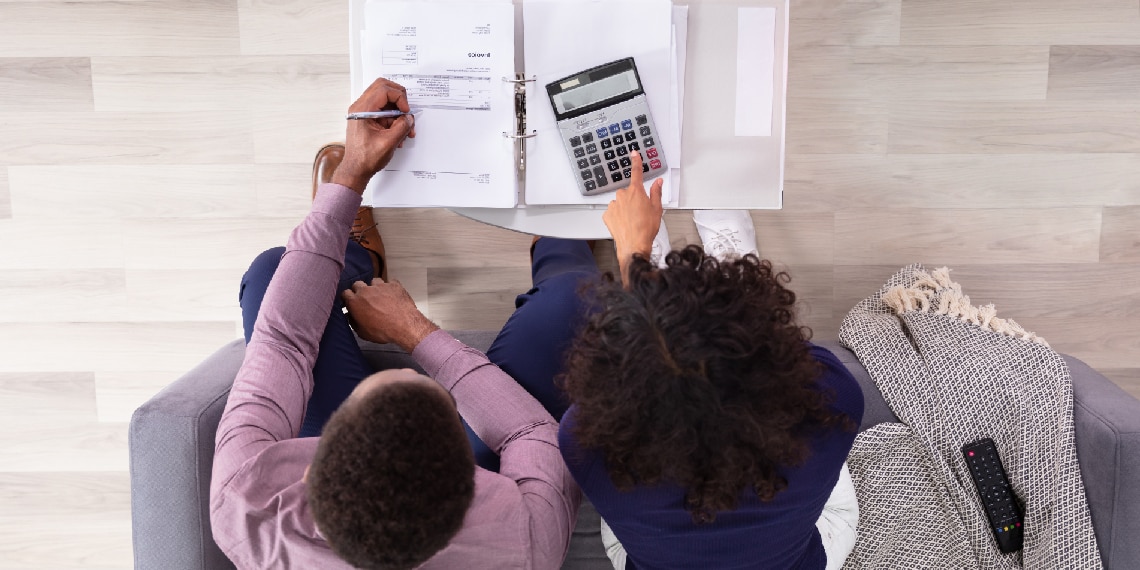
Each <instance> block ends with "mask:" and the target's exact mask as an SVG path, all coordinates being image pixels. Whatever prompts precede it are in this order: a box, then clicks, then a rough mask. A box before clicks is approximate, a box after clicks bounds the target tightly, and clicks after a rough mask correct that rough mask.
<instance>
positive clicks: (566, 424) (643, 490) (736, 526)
mask: <svg viewBox="0 0 1140 570" xmlns="http://www.w3.org/2000/svg"><path fill="white" fill-rule="evenodd" d="M811 352H812V355H813V356H814V357H815V358H816V359H817V360H819V362H820V363H821V364H823V368H824V373H823V376H822V377H821V378H820V380H819V382H820V386H821V387H822V388H823V389H824V390H832V391H833V392H834V400H833V403H832V408H833V409H834V410H836V411H839V412H842V413H845V414H847V415H848V416H849V417H850V418H851V421H852V422H854V423H855V424H856V425H858V424H859V422H861V421H862V419H863V392H862V390H860V388H859V383H858V382H856V381H855V379H854V378H853V377H852V376H851V374H850V373H849V372H847V369H846V368H844V367H843V365H842V364H841V363H840V362H839V360H838V359H837V358H836V357H835V355H833V354H831V352H829V351H828V350H827V349H825V348H822V347H819V346H815V345H812V348H811ZM575 411H576V410H575V408H574V406H571V407H570V409H569V411H567V412H566V415H565V416H563V418H562V424H561V428H560V430H559V432H558V443H559V445H560V446H561V450H562V457H563V459H565V460H566V465H567V466H569V468H570V473H571V474H572V475H573V476H574V479H575V480H577V481H578V485H579V486H581V487H582V492H583V493H585V494H586V496H587V497H588V498H589V499H590V502H592V503H593V504H594V506H595V507H597V509H598V513H600V514H601V515H602V518H604V519H605V520H606V523H608V524H609V525H610V528H611V529H612V530H613V531H614V534H615V535H616V536H617V538H618V540H620V541H621V543H622V545H623V546H625V550H626V553H627V554H628V556H629V559H628V560H629V563H628V565H627V568H629V569H635V568H636V569H665V568H669V569H683V568H693V569H702V570H704V569H708V568H716V569H723V570H728V569H736V568H741V569H743V568H748V569H758V568H773V569H781V570H783V569H789V568H797V569H822V568H824V567H825V565H826V556H825V555H824V552H823V544H822V543H821V542H820V538H819V532H818V531H817V530H816V528H815V521H816V520H817V519H818V518H819V515H820V513H821V512H823V505H824V503H826V502H827V498H828V497H829V496H830V495H831V490H832V488H834V487H835V483H836V481H838V479H839V471H840V468H841V467H842V466H843V462H844V461H845V460H846V459H847V453H848V452H849V451H850V450H851V445H852V443H854V441H855V435H856V434H855V432H853V431H851V432H848V431H843V430H842V429H840V428H833V429H831V430H829V431H826V432H823V433H821V434H820V435H819V436H817V437H815V438H814V439H813V440H812V443H811V455H810V456H809V457H808V459H807V461H806V462H805V463H804V464H803V465H802V466H800V467H796V468H790V469H783V470H781V473H782V474H783V476H784V477H785V478H786V479H787V481H788V487H787V488H786V489H784V490H783V491H781V492H780V493H778V494H777V495H776V497H775V498H774V499H773V500H772V501H770V502H767V503H763V502H761V501H760V499H759V498H757V496H756V493H754V492H751V491H750V490H749V491H745V492H742V493H741V499H740V505H739V506H738V507H737V508H736V510H734V511H727V512H720V513H717V516H716V521H715V522H713V523H712V524H706V525H696V524H693V522H692V518H691V516H690V514H689V512H688V511H686V510H685V506H684V498H685V490H684V488H682V487H681V486H680V485H675V484H669V483H662V484H658V485H654V486H642V487H635V488H634V489H632V490H630V491H627V492H622V491H618V490H617V488H616V487H615V486H614V484H613V482H612V481H611V480H610V477H609V474H608V473H607V472H606V468H605V458H604V457H603V455H602V453H601V452H600V451H597V450H586V449H582V448H579V447H578V445H577V441H575V439H574V436H573V433H572V432H573V429H574V425H575Z"/></svg>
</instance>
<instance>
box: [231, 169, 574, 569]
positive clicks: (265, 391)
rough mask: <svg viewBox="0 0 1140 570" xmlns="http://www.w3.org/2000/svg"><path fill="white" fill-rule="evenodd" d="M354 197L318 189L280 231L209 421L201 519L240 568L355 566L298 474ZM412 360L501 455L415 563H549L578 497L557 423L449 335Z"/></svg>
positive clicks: (555, 559) (313, 442)
mask: <svg viewBox="0 0 1140 570" xmlns="http://www.w3.org/2000/svg"><path fill="white" fill-rule="evenodd" d="M359 205H360V196H359V195H358V194H356V193H355V192H353V191H352V190H349V189H348V188H345V187H343V186H339V185H336V184H324V185H322V186H321V187H320V189H319V191H318V193H317V196H316V198H315V199H314V201H313V207H312V210H311V211H310V213H309V215H308V216H307V217H306V218H305V220H304V221H303V222H301V224H300V225H299V226H298V227H297V228H296V229H295V230H293V233H292V234H291V235H290V237H289V242H288V244H287V247H286V251H285V254H284V256H283V257H282V258H281V264H280V265H279V266H278V269H277V272H276V274H275V275H274V277H273V280H272V282H271V283H270V285H269V289H268V291H267V292H266V294H265V299H264V300H263V301H262V305H261V310H260V312H259V314H258V318H257V323H256V324H255V325H254V331H253V336H252V338H251V340H250V342H249V345H248V346H247V347H246V352H245V361H244V362H243V363H242V366H241V369H240V370H239V371H238V375H237V379H236V380H235V381H234V385H233V389H232V390H231V391H230V396H229V401H228V402H227V404H226V409H225V412H224V413H223V414H222V419H221V422H220V423H219V425H218V433H217V440H216V448H215V454H214V465H213V478H212V480H211V484H210V522H211V524H212V526H213V532H214V540H215V542H217V543H218V546H219V547H221V549H222V551H223V552H225V553H226V555H227V556H228V557H229V558H230V560H232V561H233V562H234V563H235V564H236V565H237V566H238V568H243V569H245V568H321V569H336V568H350V566H349V565H348V564H347V563H345V562H344V561H342V560H341V559H340V558H339V557H337V556H336V554H334V553H333V551H332V550H331V549H330V548H329V545H328V543H327V542H325V540H324V539H323V538H322V537H321V535H320V533H319V532H318V531H317V528H316V525H315V524H314V522H313V518H312V515H311V513H310V511H309V506H308V501H307V499H306V495H305V483H303V482H302V480H301V478H302V475H303V474H304V471H305V467H306V466H308V465H309V463H311V462H312V460H313V455H314V453H315V452H316V448H317V442H318V441H319V439H318V438H302V439H298V438H297V433H298V431H299V430H300V427H301V419H302V418H303V417H304V415H305V407H306V405H307V403H308V400H309V396H310V395H311V394H312V391H313V364H314V362H315V361H316V358H317V346H318V342H319V340H320V338H321V335H322V333H323V331H324V327H325V323H326V322H327V321H328V315H329V313H330V312H331V311H332V306H333V301H334V298H335V295H336V294H337V291H336V284H337V280H338V276H339V275H340V273H341V270H342V268H343V266H344V250H345V246H346V245H347V241H348V235H349V228H350V227H351V225H352V220H353V218H354V217H355V216H356V209H357V208H358V207H359ZM412 357H413V358H415V360H416V361H417V362H418V363H419V364H420V365H421V366H422V367H423V368H424V370H425V371H426V372H427V374H428V376H430V377H432V378H434V379H435V380H436V381H437V382H439V383H440V384H441V385H442V386H443V387H444V388H446V389H447V390H448V391H450V392H451V394H452V395H453V396H454V397H455V400H456V402H457V406H458V408H459V413H460V414H461V415H462V416H463V417H464V418H465V419H466V420H467V422H468V424H469V425H470V426H471V428H472V429H473V430H474V431H475V433H476V434H478V435H479V437H480V439H482V440H483V442H484V443H486V444H487V446H488V447H490V448H491V449H494V450H496V451H497V452H499V455H500V457H501V468H500V471H499V473H493V472H490V471H486V470H483V469H476V471H475V499H474V501H473V502H472V504H471V507H470V509H469V510H468V511H467V516H466V518H465V519H464V521H463V527H462V529H461V530H460V531H459V533H458V534H456V535H455V537H454V538H453V539H452V540H451V542H450V543H449V544H448V546H447V547H446V548H444V549H443V550H442V551H440V552H439V553H437V554H436V555H435V556H434V557H432V559H431V560H429V561H428V562H427V563H425V564H424V565H422V566H421V568H425V569H434V568H473V569H479V568H486V569H492V568H493V569H500V568H528V569H529V568H534V569H539V570H542V569H550V568H558V567H559V566H560V565H561V563H562V560H563V558H565V556H566V551H567V548H568V547H569V542H570V535H571V532H572V530H573V525H574V522H575V520H576V514H577V511H578V505H579V503H580V501H581V492H580V491H579V489H578V486H577V485H576V484H575V483H574V480H573V478H572V477H571V476H570V473H569V471H568V470H567V469H566V466H565V464H564V463H563V461H562V457H561V455H560V454H559V451H558V424H557V422H556V421H555V420H554V418H552V417H551V416H550V414H549V413H547V412H546V410H545V409H544V408H543V407H542V405H541V404H539V403H538V401H537V400H535V399H534V398H533V397H531V396H530V394H528V393H527V392H526V391H525V390H523V389H522V387H520V386H519V385H518V384H517V383H515V381H514V380H513V379H511V377H510V376H508V375H507V374H506V373H504V372H503V371H502V370H500V369H499V368H498V367H497V366H495V365H493V364H491V363H490V362H489V361H488V360H487V357H486V356H485V355H484V354H482V353H481V352H479V351H477V350H474V349H472V348H469V347H467V346H465V345H463V344H462V343H460V342H459V341H457V340H455V339H454V338H452V337H451V336H450V335H449V334H447V333H446V332H444V331H436V332H434V333H432V334H431V335H429V336H428V337H427V338H426V339H424V340H423V341H422V342H421V343H420V344H419V346H417V347H416V348H415V350H414V351H413V352H412Z"/></svg>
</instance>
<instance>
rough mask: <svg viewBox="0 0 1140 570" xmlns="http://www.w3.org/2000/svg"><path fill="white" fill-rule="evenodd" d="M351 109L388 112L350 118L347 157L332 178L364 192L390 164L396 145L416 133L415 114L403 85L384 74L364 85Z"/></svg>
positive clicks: (346, 140) (346, 137)
mask: <svg viewBox="0 0 1140 570" xmlns="http://www.w3.org/2000/svg"><path fill="white" fill-rule="evenodd" d="M377 109H379V111H377ZM348 112H349V114H350V115H352V114H360V113H378V112H379V113H389V114H386V115H384V116H382V117H379V118H375V119H370V120H350V121H348V133H347V134H346V136H345V148H344V160H342V161H341V163H340V166H338V167H337V169H336V171H335V172H333V177H332V181H333V182H336V183H338V184H341V185H343V186H347V187H348V188H351V189H353V190H355V191H357V192H363V191H364V188H365V186H367V185H368V181H369V180H371V179H372V176H373V175H375V174H376V173H377V172H379V171H380V169H382V168H384V167H385V166H387V165H388V161H390V160H392V155H393V154H394V153H395V152H396V149H397V148H399V147H402V146H403V145H404V138H405V137H414V136H416V129H415V116H414V115H413V114H412V109H411V107H409V106H408V95H407V93H406V92H405V90H404V87H403V86H402V85H400V84H398V83H394V82H392V81H388V80H387V79H384V78H380V79H377V80H376V81H374V82H373V83H372V85H370V86H369V87H368V89H365V90H364V94H362V95H361V96H360V98H359V99H357V100H356V102H355V103H353V104H352V106H351V107H349V108H348ZM393 114H394V116H393Z"/></svg>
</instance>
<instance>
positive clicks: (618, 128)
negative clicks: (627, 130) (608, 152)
mask: <svg viewBox="0 0 1140 570" xmlns="http://www.w3.org/2000/svg"><path fill="white" fill-rule="evenodd" d="M619 132H621V125H619V124H617V123H614V124H612V125H610V134H611V135H616V134H618V133H619Z"/></svg>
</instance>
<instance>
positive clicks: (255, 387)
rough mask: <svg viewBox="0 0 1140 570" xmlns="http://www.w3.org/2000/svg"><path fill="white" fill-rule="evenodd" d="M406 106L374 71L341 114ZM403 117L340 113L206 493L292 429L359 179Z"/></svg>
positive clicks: (394, 138)
mask: <svg viewBox="0 0 1140 570" xmlns="http://www.w3.org/2000/svg"><path fill="white" fill-rule="evenodd" d="M384 107H388V108H397V109H399V110H401V111H404V112H408V111H409V110H410V108H409V107H408V102H407V96H406V94H405V92H404V88H403V87H400V86H399V85H397V84H395V83H392V82H390V81H387V80H385V79H377V80H376V81H375V82H374V83H373V84H372V85H371V86H369V88H368V89H366V90H365V92H364V94H363V95H361V96H360V99H358V100H357V101H356V102H355V103H353V105H352V106H351V107H349V111H350V112H356V111H375V110H377V109H380V108H384ZM411 130H412V119H411V118H410V117H406V118H405V117H397V118H395V119H386V120H382V121H349V125H348V134H347V139H346V141H347V142H346V145H345V158H344V160H343V161H342V162H341V164H340V166H339V167H337V170H336V172H335V173H334V174H333V181H334V182H335V184H325V185H322V186H321V187H320V189H319V190H318V192H317V196H316V197H315V199H314V200H313V206H312V209H311V211H310V212H309V214H308V216H306V217H305V219H304V220H303V221H302V222H301V224H300V225H299V226H297V228H296V229H295V230H293V233H292V234H291V235H290V237H289V241H288V244H287V246H286V250H285V254H284V255H283V256H282V258H281V262H280V264H279V265H278V267H277V271H276V272H275V273H274V276H273V279H272V280H271V281H270V283H269V287H268V289H267V290H266V293H265V298H264V299H263V300H262V303H261V309H260V310H259V312H258V316H257V321H256V323H254V328H253V334H252V336H251V338H250V342H249V345H248V346H246V353H245V360H244V362H243V363H242V367H241V369H240V370H239V371H238V376H237V378H236V379H235V380H234V386H233V388H232V389H231V391H230V396H229V400H228V402H227V403H226V409H225V411H224V412H223V413H222V419H221V421H220V422H219V424H218V432H217V438H216V440H215V454H214V464H213V477H212V479H211V493H210V495H211V500H212V501H219V500H221V496H222V495H221V493H220V491H221V490H222V489H223V488H224V487H225V485H226V484H227V483H229V481H230V480H231V479H232V478H233V477H234V475H235V474H237V473H238V471H239V470H240V469H241V467H242V466H243V465H245V464H246V463H248V462H249V461H250V460H251V459H253V458H254V457H256V456H257V454H258V453H260V452H262V451H263V450H265V448H267V447H268V446H270V445H272V444H273V443H276V442H278V441H281V440H284V439H289V438H292V437H296V435H297V433H298V431H299V430H300V426H301V421H302V419H303V418H304V414H305V408H306V405H307V404H308V400H309V396H310V395H311V394H312V389H313V375H312V374H313V373H312V370H313V365H314V363H315V362H316V359H317V347H318V345H319V343H320V339H321V336H322V335H323V334H324V328H325V325H326V324H327V322H328V319H329V315H330V313H331V311H332V306H333V302H334V300H335V299H336V284H337V281H338V280H339V276H340V273H341V271H342V269H343V267H344V250H345V246H346V245H347V242H348V235H349V228H351V226H352V221H353V219H354V218H355V217H356V210H357V208H358V207H359V206H360V200H361V194H362V193H363V191H364V187H365V185H366V184H367V182H368V180H369V179H370V178H371V177H372V176H373V175H374V174H375V173H376V172H378V171H379V170H380V169H381V168H383V167H384V166H385V165H387V163H388V161H389V160H391V158H392V154H393V153H394V152H395V149H396V148H398V147H399V146H400V145H401V144H402V143H403V140H404V138H405V137H406V136H411Z"/></svg>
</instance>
